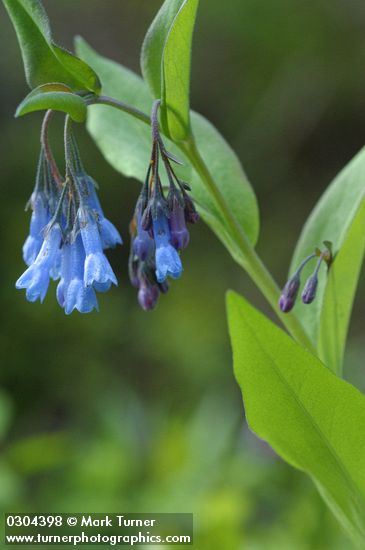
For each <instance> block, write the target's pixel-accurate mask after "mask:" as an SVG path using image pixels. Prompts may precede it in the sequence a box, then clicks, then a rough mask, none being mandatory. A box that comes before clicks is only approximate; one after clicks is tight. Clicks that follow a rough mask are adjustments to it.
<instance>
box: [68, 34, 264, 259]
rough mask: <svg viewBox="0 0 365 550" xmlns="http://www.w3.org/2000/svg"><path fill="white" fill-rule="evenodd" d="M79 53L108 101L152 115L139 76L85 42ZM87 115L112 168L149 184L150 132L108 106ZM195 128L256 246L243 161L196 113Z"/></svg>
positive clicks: (217, 221) (210, 212)
mask: <svg viewBox="0 0 365 550" xmlns="http://www.w3.org/2000/svg"><path fill="white" fill-rule="evenodd" d="M76 49H77V52H78V54H79V55H80V56H81V57H82V58H83V59H85V60H86V61H87V62H88V63H89V64H90V65H91V66H92V67H93V68H94V69H95V70H96V71H97V72H98V74H99V75H100V78H101V81H102V84H103V90H104V91H105V93H106V94H107V95H109V96H112V97H115V98H116V99H119V100H121V101H124V102H126V103H130V104H133V106H134V107H137V108H138V109H140V110H142V111H144V112H146V113H149V112H150V109H151V105H152V99H151V96H150V94H149V91H148V88H147V86H146V84H145V83H144V82H143V80H142V79H141V78H140V77H139V76H137V75H136V74H134V73H133V72H131V71H129V70H128V69H126V68H124V67H122V66H121V65H119V64H117V63H115V62H114V61H110V60H108V59H106V58H104V57H101V56H99V55H98V54H97V53H96V52H95V51H94V50H92V49H91V48H90V46H88V45H87V44H86V42H84V41H83V40H81V39H78V40H77V45H76ZM88 114H89V115H88V129H89V131H90V133H91V135H92V136H93V138H94V140H95V142H96V143H97V144H98V146H99V147H100V149H101V151H102V153H103V154H104V156H105V158H106V159H107V160H108V162H110V164H111V165H112V166H113V167H114V168H116V169H117V170H118V171H119V172H121V173H122V174H124V175H126V176H129V177H134V178H137V179H138V180H140V181H144V179H145V176H146V172H147V167H148V163H149V160H150V154H151V133H150V128H149V126H148V125H146V124H144V123H143V122H141V121H139V120H137V119H135V118H133V117H131V116H130V115H129V114H126V113H123V112H118V111H116V110H115V109H113V108H111V107H107V106H100V105H94V106H90V107H89V108H88ZM192 125H193V130H194V134H195V135H196V141H197V145H198V148H199V150H200V152H201V154H202V156H203V158H204V160H205V161H206V162H207V164H208V166H209V167H210V169H211V171H212V173H213V174H214V176H215V178H216V181H217V185H218V186H219V187H220V190H221V191H222V193H223V194H224V196H225V197H226V199H227V202H228V204H229V205H230V207H231V208H232V212H233V213H234V215H235V217H236V219H237V220H238V222H239V223H240V224H241V225H242V227H243V228H244V230H245V232H246V234H247V236H248V238H249V239H250V240H251V242H252V243H253V244H254V243H255V242H256V240H257V237H258V225H259V224H258V209H257V204H256V199H255V195H254V193H253V191H252V188H251V186H250V184H249V182H248V180H247V178H246V176H245V174H244V172H243V170H242V167H241V164H240V162H239V160H238V158H237V157H236V155H235V154H234V152H233V151H232V149H231V148H230V147H229V145H228V144H227V142H226V141H225V140H224V139H223V138H222V136H221V135H220V134H219V133H218V131H217V130H216V129H215V128H214V127H213V126H212V125H211V124H210V123H209V122H208V121H207V120H206V119H204V118H203V117H202V116H201V115H198V114H196V113H193V116H192ZM166 145H167V148H168V149H169V150H170V151H171V152H172V153H174V154H176V155H177V156H178V157H180V158H181V159H182V160H183V161H184V163H185V166H183V167H181V168H180V167H179V168H177V172H178V173H179V175H180V177H181V178H182V179H184V180H185V181H188V182H190V183H191V186H192V195H193V197H194V198H195V200H196V201H197V204H198V208H199V211H200V213H201V215H202V217H203V218H204V220H205V221H206V222H207V223H208V225H210V227H211V228H212V229H213V230H214V231H215V232H216V233H217V235H218V237H219V238H220V239H221V240H222V241H223V242H224V243H225V245H226V246H227V247H228V248H230V249H232V246H231V245H232V243H231V241H230V237H229V234H228V233H229V232H228V233H227V230H226V229H225V228H224V224H223V221H222V216H221V213H220V211H219V210H218V208H217V206H216V204H215V201H214V199H213V198H212V197H211V195H210V193H209V192H208V191H207V189H206V187H205V186H204V184H203V183H202V181H201V179H200V178H199V176H198V175H197V173H196V172H195V171H194V170H193V169H192V168H191V166H190V165H189V161H188V160H187V159H186V158H185V157H184V154H183V153H182V151H181V150H179V149H178V148H177V147H176V145H174V144H173V143H172V142H169V141H168V140H166Z"/></svg>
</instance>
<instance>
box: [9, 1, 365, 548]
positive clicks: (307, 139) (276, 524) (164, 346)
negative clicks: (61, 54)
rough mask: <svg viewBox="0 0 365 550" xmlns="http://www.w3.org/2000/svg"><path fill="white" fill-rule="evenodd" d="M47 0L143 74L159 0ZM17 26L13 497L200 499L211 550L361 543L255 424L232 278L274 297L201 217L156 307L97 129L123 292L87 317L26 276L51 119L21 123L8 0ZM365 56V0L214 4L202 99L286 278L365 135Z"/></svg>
mask: <svg viewBox="0 0 365 550" xmlns="http://www.w3.org/2000/svg"><path fill="white" fill-rule="evenodd" d="M44 4H45V6H46V9H47V10H48V13H49V15H50V18H51V21H52V26H53V29H54V35H55V38H56V40H57V41H58V42H59V43H61V44H63V45H65V46H67V47H69V48H71V47H72V37H73V36H74V35H75V34H81V35H83V36H84V37H85V38H86V39H87V40H88V41H89V42H90V43H91V45H93V46H94V47H95V48H96V49H97V50H98V51H99V52H100V53H102V54H104V55H106V56H110V57H112V58H114V59H116V60H117V61H120V62H122V63H123V64H125V65H127V66H129V67H131V68H132V69H134V70H136V71H139V49H140V45H141V42H142V39H143V36H144V33H145V31H146V29H147V27H148V25H149V22H150V21H151V20H152V18H153V16H154V14H155V13H156V11H157V9H158V7H159V6H160V5H161V0H148V1H147V0H122V1H121V0H107V1H105V0H104V1H102V0H78V1H75V0H62V2H58V1H56V0H45V2H44ZM0 37H1V38H0V41H1V46H2V55H1V57H0V74H1V86H0V99H1V101H0V109H1V120H0V123H1V148H0V155H1V159H0V161H1V164H0V166H1V184H2V195H1V203H0V209H1V220H2V223H1V229H2V239H1V243H2V249H3V250H2V254H1V263H2V265H1V280H2V282H1V286H0V292H1V312H2V327H1V336H0V338H1V341H0V350H1V352H0V353H1V375H0V376H1V378H0V382H1V388H2V389H1V393H0V438H1V446H2V452H1V458H0V508H1V509H2V510H3V511H8V512H9V511H30V512H36V511H37V512H71V511H74V512H82V511H89V512H92V511H95V512H107V511H111V512H133V511H136V512H150V511H156V512H157V511H158V512H163V511H171V512H178V511H186V512H194V514H195V526H196V531H195V547H196V548H198V549H199V550H200V549H201V550H208V549H209V550H210V549H211V550H215V549H227V550H236V549H240V550H241V549H244V550H271V549H272V550H276V549H279V548H280V549H284V550H285V549H295V550H301V549H303V550H307V549H318V550H319V549H344V548H349V543H348V541H347V540H346V539H345V538H343V535H342V533H341V531H340V529H339V528H338V526H337V525H336V523H335V521H334V520H333V519H332V516H331V515H330V513H329V512H328V511H327V510H326V508H325V506H324V505H323V503H322V501H321V499H320V497H319V496H318V495H317V493H316V490H315V488H314V486H313V485H312V483H311V482H310V481H309V480H308V479H306V477H305V476H304V475H302V474H301V473H300V472H296V471H294V470H293V469H291V468H289V467H288V466H287V465H286V464H284V463H283V462H282V461H281V460H280V459H279V458H277V457H276V456H275V454H274V453H273V452H272V451H271V450H270V449H269V448H268V447H267V446H266V445H265V444H264V443H262V442H260V441H259V440H258V439H257V438H256V437H255V436H254V435H252V434H251V433H250V432H249V430H248V428H247V426H246V425H245V423H244V420H243V406H242V402H241V396H240V392H239V390H238V387H237V385H236V383H235V381H234V377H233V374H232V367H231V355H230V348H229V341H228V336H227V328H226V321H225V311H224V292H225V290H226V289H227V288H234V289H236V290H238V291H240V292H242V293H243V294H245V295H246V296H247V297H248V298H249V299H250V300H251V301H252V302H254V303H255V304H256V305H257V306H258V307H259V308H261V309H263V310H264V311H267V312H269V310H268V309H267V306H266V304H265V303H264V301H263V299H262V298H261V297H260V295H259V294H258V292H257V291H256V290H255V288H254V286H253V284H252V283H250V282H249V281H248V279H247V278H246V276H245V275H244V274H243V273H242V271H240V270H239V269H238V267H236V266H235V264H234V263H233V261H232V260H231V259H230V257H229V255H228V254H227V253H226V251H225V250H224V249H223V247H222V246H221V245H220V244H219V243H218V242H217V240H216V239H215V238H214V236H213V235H212V234H211V233H210V231H209V230H208V229H207V228H206V227H204V226H203V224H199V226H197V227H194V228H193V230H192V242H191V245H190V246H189V248H188V249H187V250H186V252H185V253H184V265H185V272H184V276H183V278H182V279H181V281H179V282H178V283H175V284H173V288H172V289H171V292H170V293H169V295H168V296H167V297H164V298H163V299H162V300H161V302H160V306H159V308H158V310H157V311H156V312H154V313H150V314H146V313H144V312H142V311H141V310H140V309H139V308H138V306H137V302H136V295H135V291H134V289H132V288H131V287H130V285H129V283H128V279H127V256H128V223H129V219H130V218H131V216H132V211H133V207H134V203H135V200H136V198H137V195H138V189H139V185H138V184H137V183H136V182H134V181H130V180H126V179H124V178H123V177H121V176H120V175H119V174H117V173H116V172H115V171H113V169H111V168H110V167H109V166H108V165H107V164H106V162H105V161H104V160H103V158H102V157H101V155H100V153H99V152H98V151H97V149H96V147H95V145H94V144H93V143H92V141H91V139H90V138H89V137H88V135H87V134H86V131H79V139H80V146H81V149H82V154H83V158H84V163H85V165H86V167H87V170H88V171H89V173H91V174H92V175H93V176H94V178H95V179H96V180H97V181H98V182H99V183H100V186H101V189H100V198H101V200H102V204H103V207H104V210H105V212H106V213H107V214H108V217H109V218H110V219H111V220H112V221H113V222H114V223H115V224H116V225H117V226H118V228H119V229H120V230H121V232H122V234H123V235H124V238H125V241H126V244H125V246H124V247H123V249H122V250H120V249H118V250H116V251H113V253H112V254H111V255H110V257H111V261H112V264H113V267H114V268H115V270H116V272H117V274H118V277H119V281H120V287H119V288H118V289H113V290H112V291H111V292H109V293H108V294H107V295H104V296H102V297H101V299H100V306H101V311H100V313H99V314H93V315H90V316H79V315H77V314H73V315H72V316H71V317H66V316H65V315H64V313H63V311H62V310H61V309H60V308H59V307H58V305H57V304H56V299H55V292H54V287H53V288H52V289H51V290H50V291H49V293H48V296H47V299H46V301H45V303H44V304H43V305H40V304H29V303H27V302H26V301H25V298H24V294H23V293H22V292H19V291H16V290H15V288H14V281H15V280H16V278H17V277H18V276H19V274H20V273H21V272H22V271H23V270H24V266H23V262H22V258H21V246H22V244H23V241H24V239H25V237H26V234H27V231H28V224H29V213H24V204H25V202H26V200H27V199H28V197H29V195H30V193H31V191H32V187H33V180H34V174H35V169H36V163H37V156H38V148H39V145H38V133H39V128H40V122H41V116H40V115H37V114H33V115H29V116H28V117H25V118H24V119H20V120H17V121H16V120H14V119H13V113H14V111H15V108H16V105H17V104H18V103H19V102H20V101H21V99H22V98H23V96H24V95H25V94H26V93H27V87H26V84H25V80H24V75H23V68H22V63H21V58H20V53H19V49H18V45H17V42H16V38H15V34H14V31H13V28H12V27H11V24H10V22H9V20H8V18H7V15H6V13H5V10H4V8H3V6H0ZM364 67H365V4H364V2H363V0H316V1H314V0H309V1H306V2H304V1H303V0H273V1H269V2H268V1H267V0H265V1H264V0H245V1H242V0H229V2H224V3H223V4H222V2H221V1H220V0H201V8H200V13H199V19H198V25H197V32H196V35H195V43H194V66H193V79H192V105H193V107H194V109H196V110H198V111H200V112H202V113H203V114H204V115H206V116H207V117H208V118H210V120H211V121H212V122H213V123H214V124H216V125H217V126H218V128H219V129H220V130H221V131H222V133H223V134H224V135H225V136H226V138H227V139H228V141H229V142H230V143H231V144H232V145H233V147H234V148H235V149H236V151H237V152H238V154H239V156H240V158H241V159H242V162H243V164H244V167H245V169H246V171H247V173H248V175H249V177H250V179H251V181H252V183H253V184H254V187H255V189H256V192H257V195H258V199H259V204H260V209H261V217H262V232H261V238H260V242H259V247H258V248H259V252H260V253H261V254H262V256H263V257H264V259H265V261H266V262H267V264H268V266H269V267H270V268H271V269H272V271H273V273H274V275H275V277H276V278H277V279H278V281H279V282H280V284H283V282H284V280H285V276H286V271H287V266H288V264H289V260H290V256H291V252H292V250H293V248H294V245H295V242H296V239H297V238H298V235H299V232H300V229H301V227H302V225H303V223H304V221H305V219H306V217H307V216H308V214H309V212H310V210H311V208H312V207H313V205H314V204H315V202H316V200H317V199H318V198H319V197H320V195H321V193H322V192H323V190H324V189H325V187H326V186H327V185H328V183H329V181H330V180H331V178H332V177H333V176H334V175H335V174H336V173H337V171H338V170H339V169H340V168H341V167H342V166H343V165H344V164H345V163H346V162H347V161H348V160H350V158H351V157H352V156H353V155H354V154H355V153H356V152H357V151H358V149H360V147H362V146H363V144H364V143H365V72H364ZM59 118H61V117H59ZM60 123H61V121H59V122H56V123H55V124H54V126H53V130H52V136H53V139H54V143H55V147H56V149H57V148H58V149H57V150H58V153H59V154H61V148H60V143H59V141H60V140H57V130H59V132H60V131H61V126H60ZM60 158H61V157H60ZM363 282H364V281H362V282H361V283H360V289H361V290H360V292H359V293H358V300H357V303H356V307H355V312H354V319H353V322H352V326H351V334H350V341H349V348H348V353H347V361H346V377H347V379H349V380H351V381H352V382H354V383H356V384H357V386H358V387H360V388H362V389H364V388H365V376H364V372H363V364H364V348H363V345H362V342H363V330H364V323H363V318H364V313H365V300H364V297H363V293H362V289H363V288H364V284H363ZM269 314H270V315H272V314H271V312H269Z"/></svg>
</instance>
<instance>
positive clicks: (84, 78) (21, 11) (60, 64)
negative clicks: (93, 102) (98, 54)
mask: <svg viewBox="0 0 365 550" xmlns="http://www.w3.org/2000/svg"><path fill="white" fill-rule="evenodd" d="M3 2H4V4H5V7H6V9H7V11H8V13H9V16H10V18H11V20H12V22H13V25H14V27H15V31H16V34H17V37H18V41H19V44H20V48H21V52H22V56H23V62H24V68H25V75H26V79H27V82H28V84H29V86H30V87H31V88H35V87H36V86H39V85H41V84H46V83H47V82H63V83H64V84H66V85H68V86H70V87H71V88H72V89H73V90H75V91H76V90H78V91H80V90H90V91H93V92H95V93H99V92H100V81H99V79H98V77H97V75H96V74H95V73H94V71H93V70H92V69H91V68H90V67H89V66H88V65H87V64H86V63H85V62H84V61H82V60H81V59H78V58H77V57H75V56H74V55H73V54H71V53H69V52H67V51H66V50H64V49H62V48H60V47H59V46H56V45H55V44H54V42H53V41H52V36H51V29H50V26H49V21H48V17H47V14H46V12H45V10H44V8H43V5H42V3H41V1H40V0H3Z"/></svg>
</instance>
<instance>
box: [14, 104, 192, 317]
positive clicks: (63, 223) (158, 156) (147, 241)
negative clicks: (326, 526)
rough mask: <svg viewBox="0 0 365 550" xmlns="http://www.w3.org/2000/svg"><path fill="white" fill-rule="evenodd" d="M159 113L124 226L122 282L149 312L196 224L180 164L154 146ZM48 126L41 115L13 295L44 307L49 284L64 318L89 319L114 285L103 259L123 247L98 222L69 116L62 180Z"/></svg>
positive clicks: (177, 267)
mask: <svg viewBox="0 0 365 550" xmlns="http://www.w3.org/2000/svg"><path fill="white" fill-rule="evenodd" d="M158 107H159V102H158V101H157V102H155V104H154V106H153V110H152V116H151V123H152V138H153V139H152V141H153V146H152V156H151V162H150V165H149V168H148V172H147V177H146V180H145V183H144V185H143V186H142V191H141V193H140V196H139V198H138V201H137V205H136V208H135V212H134V217H133V220H132V222H131V224H130V232H131V253H130V259H129V275H130V279H131V282H132V284H133V285H134V286H135V287H136V288H137V289H138V301H139V303H140V305H141V307H142V308H143V309H144V310H151V309H153V308H154V307H155V306H156V304H157V302H158V299H159V296H160V293H161V292H162V293H165V292H167V291H168V288H169V285H168V282H167V279H168V277H171V278H172V279H177V278H178V277H180V275H181V273H182V270H183V268H182V263H181V258H180V251H181V250H182V249H184V248H185V247H186V246H187V245H188V243H189V232H188V229H187V226H186V224H187V223H196V222H197V221H198V219H199V216H198V214H197V212H196V209H195V206H194V203H193V201H192V199H191V198H190V196H189V194H188V191H190V187H189V186H188V185H187V184H186V183H184V182H182V181H180V179H179V178H178V177H177V176H176V173H175V171H174V169H173V167H172V162H176V163H179V162H180V161H179V160H178V159H177V158H176V157H174V156H173V155H172V154H170V153H169V152H168V151H167V150H166V149H165V146H164V143H163V141H162V139H161V135H160V131H159V125H158V121H157V112H158ZM48 118H49V117H48V115H46V117H45V120H44V123H43V127H42V139H41V143H42V148H41V153H40V159H39V165H38V171H37V177H36V185H35V188H34V191H33V193H32V196H31V199H30V201H29V206H30V207H31V209H32V217H31V222H30V231H29V236H28V237H27V239H26V241H25V243H24V247H23V257H24V261H25V263H26V265H27V266H28V269H27V270H26V271H25V272H24V273H23V275H21V277H19V279H18V280H17V282H16V287H17V288H19V289H25V291H26V297H27V299H28V300H29V301H30V302H35V301H36V300H38V299H39V300H40V301H41V302H43V300H44V298H45V296H46V294H47V290H48V287H49V283H50V280H51V279H53V280H55V281H57V280H58V281H59V282H58V286H57V293H56V295H57V300H58V303H59V304H60V306H61V307H62V308H63V309H64V310H65V313H66V314H67V315H68V314H70V313H71V312H72V311H74V310H77V311H79V312H80V313H89V312H91V311H93V310H94V309H96V310H97V309H98V302H97V297H96V293H97V292H107V291H108V290H109V288H110V287H111V285H112V284H114V285H117V279H116V277H115V274H114V272H113V270H112V268H111V266H110V264H109V261H108V259H107V257H106V256H105V253H104V251H105V250H106V249H108V248H114V247H115V246H117V245H118V244H122V239H121V237H120V235H119V233H118V231H117V229H116V228H115V227H114V225H113V224H112V223H111V222H110V221H109V220H108V219H107V218H106V217H105V215H104V212H103V210H102V208H101V205H100V202H99V199H98V196H97V192H96V190H97V185H96V183H95V182H94V180H93V179H92V178H91V177H90V176H89V175H88V174H87V173H86V172H85V169H84V167H83V165H82V162H81V159H80V154H79V151H78V147H77V144H76V141H75V138H74V135H73V133H72V130H71V122H70V118H69V117H68V116H67V117H66V122H65V156H66V174H65V177H64V178H62V177H61V176H60V173H59V170H58V167H57V165H56V163H55V160H54V158H53V155H52V151H51V149H50V146H49V143H48V139H47V132H46V127H47V124H48ZM160 160H161V161H162V162H163V164H164V166H165V170H166V174H167V181H168V187H167V191H166V190H164V188H163V186H162V183H161V179H160V175H159V162H160Z"/></svg>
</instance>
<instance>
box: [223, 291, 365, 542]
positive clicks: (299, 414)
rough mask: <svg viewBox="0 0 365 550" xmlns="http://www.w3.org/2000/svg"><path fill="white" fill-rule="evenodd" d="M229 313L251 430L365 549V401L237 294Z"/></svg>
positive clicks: (231, 295) (231, 297)
mask: <svg viewBox="0 0 365 550" xmlns="http://www.w3.org/2000/svg"><path fill="white" fill-rule="evenodd" d="M227 307H228V319H229V329H230V335H231V341H232V347H233V359H234V370H235V375H236V378H237V381H238V383H239V385H240V387H241V390H242V394H243V398H244V404H245V410H246V417H247V422H248V424H249V426H250V427H251V429H252V430H253V431H254V432H255V433H256V434H257V435H258V436H259V437H261V438H262V439H264V440H265V441H267V442H268V443H269V444H270V445H271V446H272V447H273V448H274V449H275V451H276V452H277V453H278V454H279V455H280V456H281V457H282V458H283V459H284V460H286V461H287V462H288V463H289V464H291V465H292V466H294V467H296V468H299V469H300V470H302V471H304V472H306V473H307V474H308V475H309V476H310V477H311V478H312V480H313V481H314V483H315V484H316V486H317V488H318V490H319V492H320V493H321V495H322V497H323V498H324V499H325V501H326V502H327V504H328V506H329V507H330V508H331V510H332V512H333V513H334V514H335V516H336V517H337V519H338V520H339V521H340V523H341V524H342V526H343V527H344V528H345V529H346V531H347V532H348V534H349V535H350V536H351V537H352V539H353V541H354V542H355V543H357V544H358V545H359V547H360V548H364V547H365V469H364V464H365V397H364V396H363V395H362V394H361V393H360V392H359V391H358V390H357V389H355V388H354V387H353V386H351V385H350V384H348V383H347V382H345V381H344V380H341V379H340V378H337V377H336V376H335V375H334V374H332V373H331V372H330V371H329V370H328V369H326V368H325V367H324V366H323V364H322V363H321V362H320V361H319V360H318V359H317V358H316V357H314V356H313V355H311V354H310V353H309V352H307V351H306V350H305V349H304V348H302V347H301V346H300V345H299V344H297V343H296V342H295V341H294V340H293V339H292V338H290V337H289V336H288V335H287V334H286V333H285V332H284V331H282V330H281V329H279V328H278V327H277V326H276V325H274V324H273V323H272V322H271V321H269V320H268V319H267V318H266V317H264V316H263V315H262V314H261V313H259V312H258V311H257V310H255V309H254V308H253V307H252V306H251V305H250V304H248V302H247V301H246V300H244V299H243V298H242V297H240V296H239V295H238V294H235V293H233V292H230V293H229V294H228V297H227Z"/></svg>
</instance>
